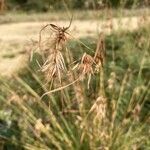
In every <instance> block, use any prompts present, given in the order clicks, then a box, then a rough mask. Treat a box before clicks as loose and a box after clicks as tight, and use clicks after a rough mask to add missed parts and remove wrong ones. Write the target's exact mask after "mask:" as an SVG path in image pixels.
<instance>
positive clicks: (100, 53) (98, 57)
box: [94, 33, 106, 71]
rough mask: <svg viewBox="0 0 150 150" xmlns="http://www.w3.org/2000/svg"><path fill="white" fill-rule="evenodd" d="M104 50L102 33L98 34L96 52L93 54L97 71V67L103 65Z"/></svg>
mask: <svg viewBox="0 0 150 150" xmlns="http://www.w3.org/2000/svg"><path fill="white" fill-rule="evenodd" d="M105 55H106V50H105V40H104V35H103V33H101V34H100V36H99V40H98V43H97V47H96V52H95V55H94V61H95V63H96V71H99V68H100V67H101V66H102V67H103V65H104V60H105Z"/></svg>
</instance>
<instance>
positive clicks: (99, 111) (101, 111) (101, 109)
mask: <svg viewBox="0 0 150 150" xmlns="http://www.w3.org/2000/svg"><path fill="white" fill-rule="evenodd" d="M106 107H107V103H106V98H105V97H103V96H100V97H98V98H97V100H96V102H95V103H94V104H93V106H92V107H91V109H90V111H89V113H91V112H95V113H96V116H95V120H96V119H98V120H100V121H103V120H104V119H105V117H106Z"/></svg>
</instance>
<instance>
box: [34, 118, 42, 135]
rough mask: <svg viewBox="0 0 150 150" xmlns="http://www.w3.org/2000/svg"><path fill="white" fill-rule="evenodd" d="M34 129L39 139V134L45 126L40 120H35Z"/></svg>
mask: <svg viewBox="0 0 150 150" xmlns="http://www.w3.org/2000/svg"><path fill="white" fill-rule="evenodd" d="M34 129H35V134H36V135H37V136H38V137H40V135H41V133H42V132H43V130H44V129H45V126H44V125H43V123H42V119H41V118H40V119H37V120H36V122H35V126H34Z"/></svg>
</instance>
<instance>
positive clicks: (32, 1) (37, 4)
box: [1, 0, 150, 12]
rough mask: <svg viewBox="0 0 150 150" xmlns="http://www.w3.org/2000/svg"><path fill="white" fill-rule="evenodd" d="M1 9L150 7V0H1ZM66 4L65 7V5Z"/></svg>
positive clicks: (45, 10) (41, 10)
mask: <svg viewBox="0 0 150 150" xmlns="http://www.w3.org/2000/svg"><path fill="white" fill-rule="evenodd" d="M1 3H3V5H2V4H1V5H2V6H1V9H5V10H11V11H12V10H15V11H16V10H23V11H38V12H39V11H40V12H47V11H50V10H63V9H64V8H65V7H67V8H69V9H102V8H104V7H105V6H108V7H114V8H117V7H120V6H121V7H124V8H132V7H134V8H139V7H145V6H146V7H149V6H150V1H149V0H1ZM64 5H65V7H64Z"/></svg>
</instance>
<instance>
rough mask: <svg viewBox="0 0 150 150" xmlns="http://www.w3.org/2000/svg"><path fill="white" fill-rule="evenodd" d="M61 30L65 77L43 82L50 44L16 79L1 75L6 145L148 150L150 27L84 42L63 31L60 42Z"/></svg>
mask: <svg viewBox="0 0 150 150" xmlns="http://www.w3.org/2000/svg"><path fill="white" fill-rule="evenodd" d="M61 29H63V28H61ZM61 29H60V30H56V32H55V33H56V34H55V35H56V36H54V37H55V38H56V39H55V40H56V41H57V42H56V41H55V42H54V45H55V46H54V45H53V46H54V48H55V52H56V51H57V52H60V53H61V56H60V55H59V56H60V57H61V59H59V63H62V61H63V63H65V65H66V69H67V72H66V73H63V74H62V76H61V78H60V77H59V76H58V73H56V76H55V78H54V82H52V83H47V84H45V83H46V82H45V75H44V74H43V73H42V72H41V67H40V65H39V64H43V65H44V63H45V62H47V59H48V58H49V56H51V51H50V50H54V49H51V48H53V47H49V48H50V49H49V52H48V53H47V52H45V51H40V52H34V53H33V57H32V60H31V62H29V64H28V67H26V68H24V69H23V70H21V71H20V72H19V73H18V75H14V76H13V77H12V78H11V80H10V79H7V78H5V79H4V78H1V79H0V87H1V88H0V93H2V94H1V95H0V103H1V105H0V107H1V108H2V111H1V112H0V120H1V126H2V128H3V130H0V135H1V141H2V143H3V147H4V148H6V149H9V147H13V148H14V149H16V150H17V149H28V150H46V149H59V150H63V149H65V150H66V149H71V150H74V149H77V150H80V149H81V150H84V149H85V150H88V149H89V150H90V149H100V150H101V149H102V150H107V149H110V150H117V149H118V150H124V149H127V150H128V149H129V150H130V149H149V147H150V142H149V134H148V132H147V131H149V130H150V128H149V127H150V126H149V123H150V120H149V119H150V118H149V107H150V105H149V100H150V93H149V88H150V81H149V71H150V70H149V65H150V61H149V60H150V59H149V57H150V54H149V49H150V43H149V41H150V40H148V39H150V34H149V33H150V30H149V28H148V27H144V28H142V29H139V30H137V31H135V32H133V33H132V32H118V33H115V32H114V33H112V34H111V35H108V36H106V37H105V38H104V37H103V38H100V39H99V40H97V39H96V38H92V39H89V38H85V39H81V40H80V42H77V41H67V40H66V39H65V40H64V38H62V37H61V40H62V41H63V44H62V43H61V42H60V41H61V40H59V41H58V40H57V38H58V37H59V39H60V31H62V30H61ZM58 35H59V36H58ZM61 36H62V32H61ZM48 42H49V40H48ZM60 43H61V46H60V45H59V44H60ZM97 43H98V44H97ZM48 44H49V43H48ZM96 47H97V48H96ZM57 48H59V49H57ZM105 51H106V55H105V54H104V53H105ZM95 52H96V53H95ZM43 53H44V54H43ZM60 53H59V54H60ZM62 57H63V60H62ZM53 58H55V59H54V60H55V61H54V62H55V63H56V57H54V56H53ZM51 59H52V58H51ZM51 59H50V60H49V59H48V60H49V63H50V64H51V63H53V64H54V62H53V61H52V60H51ZM37 62H38V63H37ZM59 63H58V64H57V66H59V67H60V66H61V64H59ZM44 66H45V65H44ZM48 67H49V66H48ZM42 69H43V68H42ZM59 69H60V68H59ZM59 71H60V70H59ZM61 73H62V72H61ZM49 79H51V78H49ZM60 79H61V82H60ZM89 81H90V82H89ZM87 83H88V84H87ZM45 93H46V94H45Z"/></svg>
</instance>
